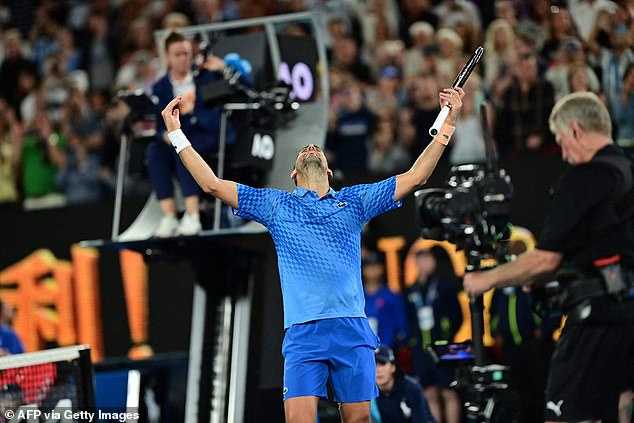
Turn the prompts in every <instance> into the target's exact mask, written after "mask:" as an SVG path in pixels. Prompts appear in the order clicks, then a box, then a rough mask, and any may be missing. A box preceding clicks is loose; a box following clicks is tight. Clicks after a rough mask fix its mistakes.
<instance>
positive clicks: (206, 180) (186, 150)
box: [161, 97, 238, 209]
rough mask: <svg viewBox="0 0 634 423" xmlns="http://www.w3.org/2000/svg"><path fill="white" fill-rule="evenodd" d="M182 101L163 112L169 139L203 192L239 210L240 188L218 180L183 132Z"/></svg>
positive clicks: (178, 98)
mask: <svg viewBox="0 0 634 423" xmlns="http://www.w3.org/2000/svg"><path fill="white" fill-rule="evenodd" d="M180 101H181V98H180V97H176V98H174V99H173V100H172V101H170V102H169V103H168V104H167V106H166V107H165V108H164V109H163V111H162V112H161V116H162V117H163V121H164V122H165V127H166V128H167V133H168V137H169V139H170V141H171V143H172V145H173V146H174V148H175V149H176V153H177V154H178V156H179V157H180V159H181V160H182V161H183V164H184V165H185V167H186V168H187V170H189V173H191V174H192V176H193V177H194V179H195V180H196V182H197V183H198V185H200V187H201V188H202V189H203V191H205V192H206V193H208V194H211V195H213V196H214V197H216V198H219V199H220V200H221V201H222V202H224V203H226V204H228V205H229V206H231V207H233V208H235V209H237V208H238V187H237V185H236V183H235V182H232V181H227V180H224V179H220V178H218V177H217V176H216V174H215V173H214V171H213V170H212V169H211V167H209V165H208V164H207V162H205V161H204V160H203V158H202V157H200V154H198V153H197V152H196V150H194V149H193V148H192V146H191V143H190V142H189V141H188V140H187V137H186V136H185V134H184V133H183V131H181V123H180V111H179V109H178V105H179V103H180Z"/></svg>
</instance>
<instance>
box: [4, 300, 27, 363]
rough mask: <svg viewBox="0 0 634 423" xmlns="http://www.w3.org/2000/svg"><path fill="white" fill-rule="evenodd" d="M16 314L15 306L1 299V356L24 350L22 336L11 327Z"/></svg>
mask: <svg viewBox="0 0 634 423" xmlns="http://www.w3.org/2000/svg"><path fill="white" fill-rule="evenodd" d="M14 314H15V311H14V309H13V306H11V305H9V304H8V303H6V302H5V301H2V300H0V356H3V355H10V354H22V353H23V352H24V345H22V341H21V340H20V337H19V336H18V334H17V333H15V331H14V330H13V328H12V327H11V326H12V325H13V316H14Z"/></svg>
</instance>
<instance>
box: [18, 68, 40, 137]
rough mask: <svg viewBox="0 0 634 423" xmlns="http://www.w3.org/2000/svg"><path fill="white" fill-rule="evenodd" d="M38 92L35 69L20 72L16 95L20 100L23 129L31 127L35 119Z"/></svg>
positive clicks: (38, 82) (38, 85)
mask: <svg viewBox="0 0 634 423" xmlns="http://www.w3.org/2000/svg"><path fill="white" fill-rule="evenodd" d="M39 91H40V80H39V78H38V77H37V72H36V71H35V68H33V69H23V70H21V71H20V72H19V73H18V85H17V94H18V98H19V99H20V109H19V112H20V119H21V120H22V123H23V124H24V126H25V127H26V126H29V125H31V123H32V122H33V119H34V118H35V111H36V110H37V100H38V94H39Z"/></svg>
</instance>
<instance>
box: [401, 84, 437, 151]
mask: <svg viewBox="0 0 634 423" xmlns="http://www.w3.org/2000/svg"><path fill="white" fill-rule="evenodd" d="M438 91H439V89H438V82H437V81H436V78H435V77H434V75H433V74H430V73H423V74H422V75H420V76H418V77H416V79H414V80H413V81H412V84H411V85H410V87H409V104H408V108H409V109H411V113H410V112H407V111H406V112H404V113H402V115H401V118H403V119H402V120H401V122H400V125H401V128H402V130H403V131H404V132H405V133H410V134H411V133H412V129H414V130H415V131H414V133H415V135H414V136H413V137H412V136H408V135H405V136H403V138H402V139H403V146H404V147H405V148H406V149H407V151H408V152H409V154H410V156H411V157H418V156H419V155H420V153H422V152H423V150H424V149H425V147H427V144H428V143H429V128H430V127H431V126H432V124H433V123H434V120H436V116H438V112H439V111H440V110H439V109H440V106H439V105H438ZM407 118H409V120H408V119H407ZM408 126H409V127H408ZM411 127H413V128H411Z"/></svg>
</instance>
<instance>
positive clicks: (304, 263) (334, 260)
mask: <svg viewBox="0 0 634 423" xmlns="http://www.w3.org/2000/svg"><path fill="white" fill-rule="evenodd" d="M439 96H440V103H441V106H444V105H445V104H446V103H449V104H450V105H451V111H450V113H449V116H448V117H447V121H446V122H445V124H444V125H443V127H442V128H441V130H440V132H439V134H438V135H437V136H436V137H435V138H434V140H433V141H432V142H430V143H429V145H428V146H427V148H426V149H425V151H423V153H422V154H421V155H420V157H419V158H418V159H417V160H416V162H415V163H414V165H413V166H412V167H411V169H410V170H408V171H407V172H404V173H402V174H400V175H397V176H393V177H391V178H388V179H385V180H383V181H380V182H376V183H373V184H365V185H355V186H351V187H345V188H342V189H341V190H340V191H335V190H334V189H332V188H331V187H330V182H329V177H330V176H332V171H331V170H330V169H329V168H328V162H327V160H326V156H325V155H324V152H323V150H322V149H321V148H319V147H317V146H315V145H313V144H310V145H307V146H306V147H304V148H302V149H301V150H300V151H299V154H298V155H297V158H296V160H295V165H294V167H293V170H292V171H291V174H290V177H291V179H292V180H293V181H294V182H295V185H296V186H297V188H296V189H295V191H293V193H288V192H284V191H281V190H276V189H271V188H262V189H256V188H252V187H248V186H246V185H242V184H237V183H235V182H232V181H228V180H223V179H219V178H218V177H217V176H216V175H215V174H214V172H213V171H212V170H211V168H210V167H209V166H208V165H207V163H205V161H204V160H203V159H202V158H201V157H200V155H199V154H198V153H197V152H196V151H195V150H194V149H193V148H191V144H190V143H189V141H188V140H187V137H186V136H185V134H184V133H183V131H182V130H181V129H180V128H181V124H180V120H179V115H180V111H179V108H178V105H179V104H180V102H181V98H180V97H177V98H175V99H174V100H172V101H171V102H170V103H169V104H168V105H167V107H165V109H164V110H163V112H162V115H163V120H164V121H165V125H166V128H167V131H168V136H169V138H170V140H171V142H172V145H173V146H174V148H175V149H176V152H177V153H178V154H179V156H180V158H181V160H182V161H183V163H184V165H185V167H186V168H187V169H188V170H189V172H191V174H192V176H193V177H194V178H195V179H196V181H197V182H198V184H199V185H200V186H201V187H202V188H203V190H204V191H205V192H207V193H209V194H211V195H213V196H215V197H216V198H219V199H220V200H222V201H223V202H224V203H226V204H228V205H229V206H231V207H232V208H233V209H234V210H235V212H234V213H235V214H237V215H239V216H242V217H245V218H248V219H251V220H254V221H256V222H260V223H262V224H263V225H264V226H266V227H267V228H268V229H269V231H270V233H271V237H272V238H273V241H274V243H275V248H276V250H277V256H278V267H279V273H280V282H281V285H282V299H283V303H284V327H285V329H286V332H285V336H284V344H283V346H282V353H283V355H284V392H283V394H284V410H285V414H286V421H287V422H290V423H298V422H302V423H303V422H306V423H314V422H315V420H316V416H317V405H318V400H319V398H320V397H321V398H325V397H327V389H326V385H327V382H328V380H330V382H331V383H332V388H333V392H334V400H335V401H336V402H338V403H339V404H340V410H341V417H342V421H343V422H345V423H351V422H355V423H357V422H359V423H360V422H366V423H367V422H368V421H369V419H370V400H371V399H373V398H375V397H376V396H377V394H378V391H377V387H376V380H375V373H376V365H375V358H374V349H375V348H376V347H377V346H378V344H379V343H378V339H377V336H376V335H375V334H374V333H373V332H372V329H371V328H370V325H369V324H368V320H367V318H366V315H365V312H364V296H363V286H362V283H361V269H360V267H361V230H362V228H363V226H364V224H365V223H366V222H367V221H368V220H370V219H372V218H373V217H375V216H377V215H379V214H382V213H384V212H387V211H389V210H392V209H394V208H397V207H399V206H400V205H401V199H402V198H403V197H405V196H406V195H407V194H409V193H410V192H412V190H414V188H415V187H417V186H419V185H422V184H424V183H425V182H426V181H427V179H428V178H429V176H430V175H431V173H432V171H433V170H434V168H435V167H436V164H437V163H438V160H439V159H440V157H441V155H442V153H443V151H444V150H445V146H446V145H447V143H448V142H449V139H450V138H451V135H452V133H453V130H454V126H453V125H454V124H455V121H456V119H457V117H458V116H459V113H460V109H461V108H462V98H463V97H464V91H463V90H462V89H461V88H456V89H445V90H443V91H442V92H440V95H439Z"/></svg>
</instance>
